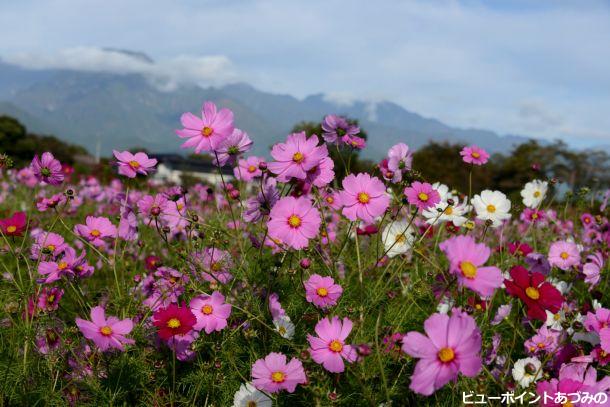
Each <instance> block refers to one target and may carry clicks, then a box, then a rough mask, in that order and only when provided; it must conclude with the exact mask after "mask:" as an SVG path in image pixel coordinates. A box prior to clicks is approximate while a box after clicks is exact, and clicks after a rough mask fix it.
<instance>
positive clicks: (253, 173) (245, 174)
mask: <svg viewBox="0 0 610 407" xmlns="http://www.w3.org/2000/svg"><path fill="white" fill-rule="evenodd" d="M262 162H265V159H264V158H262V157H256V156H251V157H248V158H246V159H242V160H239V161H238V165H237V167H235V168H234V169H233V174H234V175H235V179H238V180H240V181H245V182H248V181H252V180H253V179H254V178H256V177H260V176H261V175H263V171H261V169H260V167H259V165H260V163H262Z"/></svg>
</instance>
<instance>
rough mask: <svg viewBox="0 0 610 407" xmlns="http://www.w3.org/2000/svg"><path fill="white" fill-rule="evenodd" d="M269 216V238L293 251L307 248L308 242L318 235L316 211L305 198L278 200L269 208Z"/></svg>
mask: <svg viewBox="0 0 610 407" xmlns="http://www.w3.org/2000/svg"><path fill="white" fill-rule="evenodd" d="M269 216H270V219H269V221H268V222H267V227H268V229H269V237H270V238H272V239H277V240H279V241H281V242H282V243H284V244H286V245H287V246H289V247H292V248H293V249H302V248H304V247H307V246H308V245H309V240H310V239H313V238H315V237H316V236H317V235H318V231H319V230H320V223H321V222H322V220H321V218H320V213H319V212H318V210H317V209H316V208H314V207H313V206H312V204H311V201H310V200H309V199H307V198H305V197H300V198H294V197H292V196H288V197H284V198H282V199H280V200H279V201H278V202H277V203H276V204H275V205H274V206H273V208H271V213H270V214H269Z"/></svg>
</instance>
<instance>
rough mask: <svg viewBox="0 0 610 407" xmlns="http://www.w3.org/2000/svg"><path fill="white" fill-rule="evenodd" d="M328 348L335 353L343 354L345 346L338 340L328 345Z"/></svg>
mask: <svg viewBox="0 0 610 407" xmlns="http://www.w3.org/2000/svg"><path fill="white" fill-rule="evenodd" d="M328 348H329V349H330V350H332V351H333V352H341V351H342V350H343V345H342V344H341V342H339V341H338V340H336V339H335V340H334V341H332V342H331V343H330V345H328Z"/></svg>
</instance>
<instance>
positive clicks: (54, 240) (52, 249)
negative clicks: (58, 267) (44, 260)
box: [32, 232, 68, 259]
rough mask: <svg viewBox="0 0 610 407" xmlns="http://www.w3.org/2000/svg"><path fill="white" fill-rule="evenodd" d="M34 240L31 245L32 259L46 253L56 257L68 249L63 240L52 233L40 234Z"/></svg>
mask: <svg viewBox="0 0 610 407" xmlns="http://www.w3.org/2000/svg"><path fill="white" fill-rule="evenodd" d="M35 239H36V240H35V242H34V244H33V245H32V258H34V259H37V258H38V257H40V255H41V254H47V253H48V254H50V255H51V256H53V257H57V256H59V255H60V254H61V253H63V252H64V250H66V247H68V245H67V244H66V242H65V241H64V238H63V237H62V236H60V235H58V234H57V233H53V232H40V233H39V234H38V235H37V236H36V237H35Z"/></svg>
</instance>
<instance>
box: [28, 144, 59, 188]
mask: <svg viewBox="0 0 610 407" xmlns="http://www.w3.org/2000/svg"><path fill="white" fill-rule="evenodd" d="M30 167H31V168H32V171H33V172H34V176H35V177H36V178H37V179H38V181H40V182H44V183H45V184H49V185H59V184H61V183H62V182H63V180H64V176H65V174H64V172H63V171H62V169H61V163H60V162H59V161H58V160H56V159H55V157H53V154H51V153H49V152H48V151H47V152H44V153H42V156H41V157H38V155H35V156H34V159H33V160H32V164H31V165H30Z"/></svg>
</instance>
